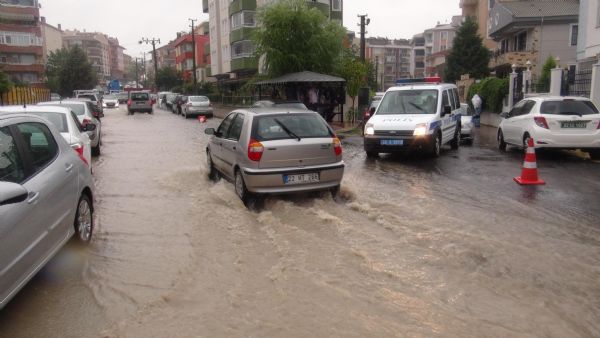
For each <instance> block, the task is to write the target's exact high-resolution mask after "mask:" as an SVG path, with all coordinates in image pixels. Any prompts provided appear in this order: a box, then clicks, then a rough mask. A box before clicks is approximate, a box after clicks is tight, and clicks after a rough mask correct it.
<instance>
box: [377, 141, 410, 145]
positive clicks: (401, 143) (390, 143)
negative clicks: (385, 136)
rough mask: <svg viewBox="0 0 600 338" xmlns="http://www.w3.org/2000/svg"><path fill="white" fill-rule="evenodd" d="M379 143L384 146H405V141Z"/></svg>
mask: <svg viewBox="0 0 600 338" xmlns="http://www.w3.org/2000/svg"><path fill="white" fill-rule="evenodd" d="M379 142H380V144H381V145H382V146H401V145H403V144H404V140H381V141H379Z"/></svg>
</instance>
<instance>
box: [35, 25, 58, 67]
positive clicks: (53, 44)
mask: <svg viewBox="0 0 600 338" xmlns="http://www.w3.org/2000/svg"><path fill="white" fill-rule="evenodd" d="M40 21H41V28H42V40H43V46H44V56H43V59H44V64H45V63H46V61H48V56H49V55H50V53H52V52H56V51H57V50H59V49H61V48H62V46H63V39H62V34H63V32H62V27H61V26H60V24H59V25H58V26H57V27H54V26H52V25H50V24H48V23H47V22H46V18H44V17H41V19H40Z"/></svg>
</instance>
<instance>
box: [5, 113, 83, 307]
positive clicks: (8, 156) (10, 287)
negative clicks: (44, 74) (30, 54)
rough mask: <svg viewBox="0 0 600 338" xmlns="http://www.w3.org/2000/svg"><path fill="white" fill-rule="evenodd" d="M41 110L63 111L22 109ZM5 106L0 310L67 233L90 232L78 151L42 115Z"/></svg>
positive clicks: (62, 240) (66, 240) (63, 242)
mask: <svg viewBox="0 0 600 338" xmlns="http://www.w3.org/2000/svg"><path fill="white" fill-rule="evenodd" d="M21 108H22V107H21ZM46 108H51V109H50V110H55V111H63V112H66V111H67V109H66V108H59V107H43V108H42V107H36V106H30V107H27V108H25V109H28V110H30V111H31V112H33V111H36V110H46V111H48V109H46ZM7 109H8V110H12V108H11V107H3V108H2V110H3V112H2V113H0V220H2V221H1V222H0V234H1V236H0V267H1V269H2V271H1V274H0V309H2V308H3V307H4V306H6V304H7V303H8V302H9V301H10V300H11V299H12V298H13V297H14V296H15V295H16V294H17V293H18V292H19V290H20V289H22V288H23V287H24V286H25V285H26V284H27V282H28V281H29V280H30V279H31V278H32V277H33V276H35V274H36V273H37V272H38V271H39V270H40V269H41V268H42V267H44V265H45V264H46V263H47V262H48V261H49V260H50V259H51V258H52V257H53V256H54V255H55V254H56V253H57V252H58V251H59V250H60V249H61V248H62V247H63V246H64V245H65V244H66V243H67V242H68V241H69V239H70V238H71V237H72V236H73V235H75V237H76V238H77V239H78V240H79V241H80V242H82V243H89V242H90V240H91V238H92V233H93V230H94V217H93V213H94V204H93V201H94V182H93V179H92V176H91V174H90V171H89V168H88V166H87V164H86V163H85V162H84V161H83V158H82V156H81V153H79V152H77V151H74V150H73V149H71V145H69V144H68V143H67V142H65V139H64V138H63V137H62V136H61V134H60V133H59V131H58V130H57V129H56V127H55V126H54V125H53V124H52V123H51V122H49V121H48V120H47V119H44V118H41V117H39V116H34V115H31V114H21V113H10V112H7ZM49 113H50V112H49ZM55 117H56V119H57V121H59V120H62V121H63V122H64V120H63V118H64V119H67V117H66V113H64V114H62V113H61V114H59V115H56V116H55ZM74 120H76V119H74ZM67 121H68V119H67ZM67 123H69V122H67Z"/></svg>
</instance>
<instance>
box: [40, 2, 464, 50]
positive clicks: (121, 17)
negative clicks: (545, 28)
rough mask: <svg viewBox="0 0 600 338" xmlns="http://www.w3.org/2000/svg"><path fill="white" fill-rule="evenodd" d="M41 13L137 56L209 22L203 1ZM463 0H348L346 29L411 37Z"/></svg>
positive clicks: (83, 6) (49, 5) (76, 5)
mask: <svg viewBox="0 0 600 338" xmlns="http://www.w3.org/2000/svg"><path fill="white" fill-rule="evenodd" d="M40 3H41V5H42V8H41V10H40V12H41V15H42V16H45V17H46V20H47V22H48V23H49V24H51V25H53V26H56V25H57V24H61V25H62V28H63V29H79V30H84V29H85V30H86V31H88V32H89V31H98V32H102V33H105V34H108V35H109V36H112V37H116V38H118V39H119V42H120V43H121V45H122V46H123V47H125V48H126V49H127V50H126V51H125V53H127V54H129V55H131V56H140V55H141V54H140V53H141V52H142V51H150V50H151V47H150V48H148V47H146V46H142V45H139V44H138V41H139V40H140V38H142V37H148V38H153V37H154V38H159V39H160V41H161V45H162V44H165V43H167V42H168V41H169V40H172V39H174V38H175V34H176V32H178V31H182V30H189V21H188V18H193V19H198V20H199V21H198V22H202V21H205V20H208V14H205V13H203V12H202V0H169V1H162V0H103V1H98V0H85V1H83V0H40ZM458 3H459V0H344V26H346V28H348V29H350V30H353V31H356V32H358V31H359V28H358V26H357V24H358V22H359V20H358V18H357V15H358V14H368V15H369V18H370V19H371V24H370V25H369V26H368V27H367V31H368V34H367V36H381V37H385V36H386V37H389V38H411V37H412V36H413V35H415V34H417V33H420V32H423V31H424V30H425V29H427V28H431V27H433V26H435V25H436V23H437V22H438V21H439V22H449V21H450V18H451V17H452V16H453V15H460V12H461V11H460V8H459V7H458Z"/></svg>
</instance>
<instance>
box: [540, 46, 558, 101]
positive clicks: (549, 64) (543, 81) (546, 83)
mask: <svg viewBox="0 0 600 338" xmlns="http://www.w3.org/2000/svg"><path fill="white" fill-rule="evenodd" d="M554 68H556V59H554V57H553V56H552V55H549V56H548V58H547V59H546V62H544V66H542V75H541V76H540V83H539V84H538V90H539V91H542V92H547V91H550V76H551V72H552V69H554Z"/></svg>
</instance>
